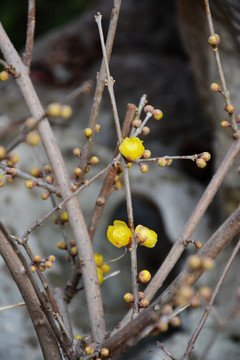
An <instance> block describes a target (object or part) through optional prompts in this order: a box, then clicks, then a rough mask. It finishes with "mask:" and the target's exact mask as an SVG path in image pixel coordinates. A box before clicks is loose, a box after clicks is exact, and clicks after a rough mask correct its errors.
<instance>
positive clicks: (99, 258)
mask: <svg viewBox="0 0 240 360" xmlns="http://www.w3.org/2000/svg"><path fill="white" fill-rule="evenodd" d="M94 259H95V263H96V265H97V266H101V265H102V263H103V256H102V254H94Z"/></svg>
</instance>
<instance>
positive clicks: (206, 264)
mask: <svg viewBox="0 0 240 360" xmlns="http://www.w3.org/2000/svg"><path fill="white" fill-rule="evenodd" d="M202 267H203V269H204V270H212V269H213V267H214V260H213V259H212V258H210V257H207V258H203V259H202Z"/></svg>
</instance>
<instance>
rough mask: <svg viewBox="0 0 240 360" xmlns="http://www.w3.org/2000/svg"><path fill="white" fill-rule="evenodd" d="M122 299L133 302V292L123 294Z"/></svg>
mask: <svg viewBox="0 0 240 360" xmlns="http://www.w3.org/2000/svg"><path fill="white" fill-rule="evenodd" d="M123 298H124V300H125V301H126V302H127V303H133V302H134V297H133V294H131V293H129V292H127V293H126V294H125V295H124V297H123Z"/></svg>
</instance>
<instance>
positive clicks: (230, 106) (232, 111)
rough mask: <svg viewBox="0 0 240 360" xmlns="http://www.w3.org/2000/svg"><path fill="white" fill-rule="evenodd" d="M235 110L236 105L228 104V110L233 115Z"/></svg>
mask: <svg viewBox="0 0 240 360" xmlns="http://www.w3.org/2000/svg"><path fill="white" fill-rule="evenodd" d="M234 110H235V108H234V106H233V105H231V104H230V105H227V106H226V111H227V112H228V113H229V114H230V115H231V114H233V113H234Z"/></svg>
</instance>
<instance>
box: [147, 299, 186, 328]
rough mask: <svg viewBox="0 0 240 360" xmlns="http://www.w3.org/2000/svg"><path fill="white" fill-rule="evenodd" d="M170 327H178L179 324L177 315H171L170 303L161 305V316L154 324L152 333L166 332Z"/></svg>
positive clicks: (179, 320)
mask: <svg viewBox="0 0 240 360" xmlns="http://www.w3.org/2000/svg"><path fill="white" fill-rule="evenodd" d="M169 325H170V326H171V327H174V328H176V327H179V326H180V325H181V319H180V317H179V316H177V315H173V308H172V305H170V304H165V305H163V307H162V309H161V318H160V320H159V321H158V322H157V323H155V324H154V327H153V331H152V334H153V335H157V334H159V333H161V332H166V331H167V330H168V328H169Z"/></svg>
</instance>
